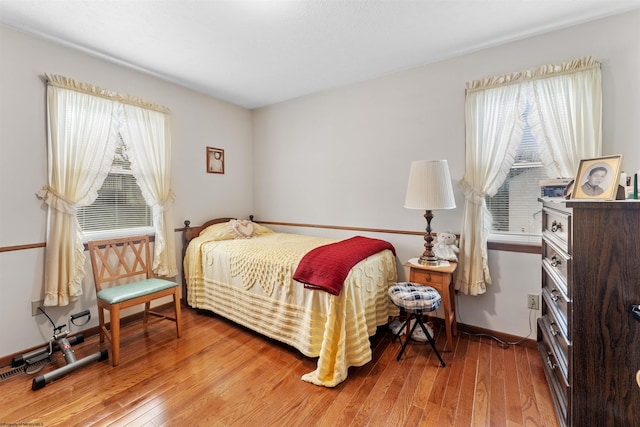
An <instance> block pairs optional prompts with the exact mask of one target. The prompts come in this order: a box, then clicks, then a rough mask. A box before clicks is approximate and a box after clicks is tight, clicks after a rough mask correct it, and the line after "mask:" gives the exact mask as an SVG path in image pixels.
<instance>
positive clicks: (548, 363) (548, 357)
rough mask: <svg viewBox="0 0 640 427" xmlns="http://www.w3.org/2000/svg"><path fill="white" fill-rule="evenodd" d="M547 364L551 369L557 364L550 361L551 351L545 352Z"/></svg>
mask: <svg viewBox="0 0 640 427" xmlns="http://www.w3.org/2000/svg"><path fill="white" fill-rule="evenodd" d="M547 366H549V367H550V368H551V369H556V367H557V366H558V365H556V364H555V363H553V362H552V361H551V353H547Z"/></svg>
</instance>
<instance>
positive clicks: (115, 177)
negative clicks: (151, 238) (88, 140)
mask: <svg viewBox="0 0 640 427" xmlns="http://www.w3.org/2000/svg"><path fill="white" fill-rule="evenodd" d="M117 137H118V148H116V155H115V158H114V159H113V163H112V164H111V169H110V171H109V174H108V175H107V177H106V179H105V180H104V183H103V184H102V187H101V188H100V190H98V198H97V199H96V200H95V201H94V202H93V203H92V204H91V205H89V206H80V207H78V214H77V216H78V222H79V224H80V228H81V229H82V232H83V235H84V236H85V237H87V238H88V237H91V238H93V237H96V236H98V235H106V234H107V235H108V234H112V235H113V234H143V233H144V234H153V233H154V230H153V216H152V213H151V207H150V206H149V205H147V202H146V201H145V200H144V197H143V196H142V191H141V190H140V186H139V185H138V183H137V182H136V179H135V177H134V176H133V173H132V171H131V162H130V160H129V156H128V155H127V145H126V143H125V142H124V141H123V140H122V135H120V133H118V135H117Z"/></svg>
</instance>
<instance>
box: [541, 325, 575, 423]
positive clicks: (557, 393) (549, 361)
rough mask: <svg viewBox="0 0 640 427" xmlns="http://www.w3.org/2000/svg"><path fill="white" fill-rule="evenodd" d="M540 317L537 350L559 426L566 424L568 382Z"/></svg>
mask: <svg viewBox="0 0 640 427" xmlns="http://www.w3.org/2000/svg"><path fill="white" fill-rule="evenodd" d="M540 323H541V319H538V351H539V352H540V357H541V358H542V362H543V363H542V367H543V369H544V376H545V377H546V378H547V383H548V384H549V390H550V391H551V398H552V400H553V405H554V406H555V408H556V413H557V415H558V421H560V425H561V426H567V425H568V424H569V423H568V415H569V407H568V402H569V400H568V397H569V383H568V382H567V379H566V378H565V377H564V375H563V374H562V372H560V369H559V366H558V363H557V360H556V358H555V354H554V352H553V348H552V346H551V343H550V342H549V337H548V335H546V334H545V332H544V327H543V326H541V325H540Z"/></svg>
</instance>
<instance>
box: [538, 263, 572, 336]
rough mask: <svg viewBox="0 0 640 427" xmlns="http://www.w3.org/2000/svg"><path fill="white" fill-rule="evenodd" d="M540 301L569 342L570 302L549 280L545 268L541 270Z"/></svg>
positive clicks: (551, 280) (552, 281)
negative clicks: (552, 315) (551, 311)
mask: <svg viewBox="0 0 640 427" xmlns="http://www.w3.org/2000/svg"><path fill="white" fill-rule="evenodd" d="M542 300H543V303H544V304H546V307H543V308H546V310H547V311H550V310H553V313H554V319H555V321H556V323H557V324H558V326H559V327H560V330H561V331H562V332H563V333H564V335H565V336H566V337H567V341H569V342H571V340H572V339H573V337H572V336H571V315H570V314H571V313H570V306H571V305H570V304H571V300H570V299H569V298H568V297H567V295H566V294H565V293H564V292H563V291H562V288H560V287H559V286H558V285H557V284H556V282H555V281H554V280H553V279H551V277H550V276H549V273H548V272H547V270H546V268H543V269H542Z"/></svg>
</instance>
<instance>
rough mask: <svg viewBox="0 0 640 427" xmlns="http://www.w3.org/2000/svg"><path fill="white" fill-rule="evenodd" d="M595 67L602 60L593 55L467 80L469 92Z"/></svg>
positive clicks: (597, 66)
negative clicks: (594, 57) (597, 59)
mask: <svg viewBox="0 0 640 427" xmlns="http://www.w3.org/2000/svg"><path fill="white" fill-rule="evenodd" d="M594 68H600V62H599V61H596V60H595V59H593V58H592V57H591V56H586V57H584V58H578V59H574V60H572V61H568V62H564V63H562V64H548V65H542V66H540V67H537V68H531V69H529V70H526V71H518V72H515V73H507V74H503V75H501V76H493V77H487V78H485V79H481V80H473V81H470V82H467V84H466V92H467V94H469V93H472V92H475V91H478V90H486V89H492V88H496V87H500V86H507V85H512V84H517V83H522V82H525V81H529V80H539V79H545V78H549V77H557V76H561V75H563V74H571V73H577V72H581V71H587V70H591V69H594Z"/></svg>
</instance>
